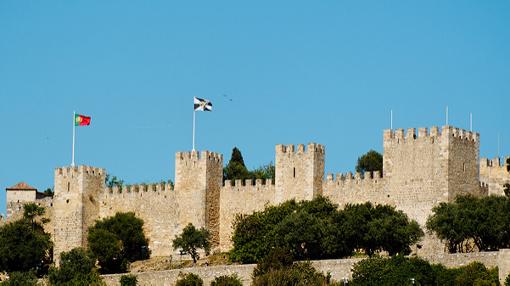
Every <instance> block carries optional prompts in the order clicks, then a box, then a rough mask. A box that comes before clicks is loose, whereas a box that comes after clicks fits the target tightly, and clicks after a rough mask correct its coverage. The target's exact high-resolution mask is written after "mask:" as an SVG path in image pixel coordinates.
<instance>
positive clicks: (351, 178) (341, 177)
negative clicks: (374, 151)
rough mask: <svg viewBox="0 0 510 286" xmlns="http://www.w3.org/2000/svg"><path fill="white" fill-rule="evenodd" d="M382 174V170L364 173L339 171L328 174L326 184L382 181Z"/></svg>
mask: <svg viewBox="0 0 510 286" xmlns="http://www.w3.org/2000/svg"><path fill="white" fill-rule="evenodd" d="M382 179H383V177H382V175H381V172H380V171H374V172H365V173H363V175H362V174H361V173H359V172H356V173H355V174H354V175H353V174H352V172H347V173H337V174H336V175H333V174H332V173H328V175H327V176H326V180H325V181H324V183H325V184H337V185H340V184H352V183H355V184H359V183H374V184H375V183H380V182H382Z"/></svg>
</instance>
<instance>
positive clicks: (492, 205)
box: [427, 195, 510, 252]
mask: <svg viewBox="0 0 510 286" xmlns="http://www.w3.org/2000/svg"><path fill="white" fill-rule="evenodd" d="M432 211H433V214H432V215H431V216H430V217H429V219H428V220H427V229H428V230H429V231H430V232H434V233H435V234H436V235H437V236H438V237H439V238H440V239H442V240H444V241H446V243H447V246H448V249H449V251H450V252H463V251H467V250H469V249H467V248H466V247H465V246H466V245H468V244H469V242H470V241H472V242H474V244H475V245H476V247H477V248H478V249H479V250H481V251H491V250H498V249H500V248H507V247H510V230H509V229H510V200H509V199H508V198H506V197H502V196H489V197H483V198H476V197H473V196H469V195H468V196H458V197H457V198H456V199H455V201H454V202H450V203H441V204H439V205H438V206H436V207H434V208H433V209H432Z"/></svg>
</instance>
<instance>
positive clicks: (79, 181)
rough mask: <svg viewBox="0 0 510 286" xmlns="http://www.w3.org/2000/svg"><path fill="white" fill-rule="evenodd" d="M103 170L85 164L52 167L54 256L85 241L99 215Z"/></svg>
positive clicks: (85, 243)
mask: <svg viewBox="0 0 510 286" xmlns="http://www.w3.org/2000/svg"><path fill="white" fill-rule="evenodd" d="M104 186H105V171H104V169H101V168H94V167H88V166H78V167H64V168H57V169H55V195H54V197H53V204H54V212H53V219H52V221H53V225H54V234H55V235H54V243H55V246H54V255H53V257H54V260H55V261H57V264H58V261H59V260H60V253H62V252H64V251H69V250H71V249H73V248H75V247H85V246H86V245H87V234H88V229H89V227H90V226H92V224H93V223H94V222H95V220H97V219H98V218H99V200H98V198H99V194H100V192H101V191H102V190H104Z"/></svg>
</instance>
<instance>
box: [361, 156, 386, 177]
mask: <svg viewBox="0 0 510 286" xmlns="http://www.w3.org/2000/svg"><path fill="white" fill-rule="evenodd" d="M382 170H383V156H382V155H381V154H380V153H379V152H377V151H374V150H370V151H368V152H367V153H365V154H363V155H362V156H361V157H359V158H358V163H357V164H356V172H359V173H361V174H363V173H364V172H374V171H380V172H381V173H382Z"/></svg>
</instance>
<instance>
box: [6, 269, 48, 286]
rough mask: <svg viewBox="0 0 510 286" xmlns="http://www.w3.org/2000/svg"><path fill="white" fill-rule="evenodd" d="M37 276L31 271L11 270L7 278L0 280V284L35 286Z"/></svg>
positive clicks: (7, 285)
mask: <svg viewBox="0 0 510 286" xmlns="http://www.w3.org/2000/svg"><path fill="white" fill-rule="evenodd" d="M36 285H39V284H38V282H37V276H36V275H35V273H34V272H33V271H28V272H12V273H10V275H9V280H7V281H5V282H0V286H36Z"/></svg>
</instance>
